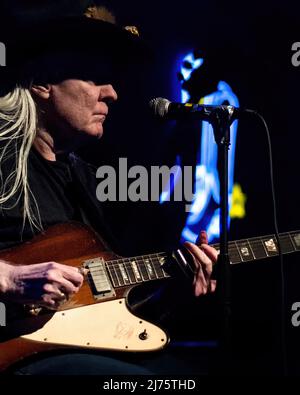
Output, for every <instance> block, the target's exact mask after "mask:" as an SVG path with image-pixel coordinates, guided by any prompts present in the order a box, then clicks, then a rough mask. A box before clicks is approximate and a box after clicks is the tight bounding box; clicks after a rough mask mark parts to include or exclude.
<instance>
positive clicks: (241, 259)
mask: <svg viewBox="0 0 300 395" xmlns="http://www.w3.org/2000/svg"><path fill="white" fill-rule="evenodd" d="M234 245H235V248H236V251H237V253H238V255H239V258H240V262H244V260H243V257H242V255H241V253H240V250H239V247H238V245H237V242H236V241H235V242H234Z"/></svg>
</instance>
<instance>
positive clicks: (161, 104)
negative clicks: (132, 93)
mask: <svg viewBox="0 0 300 395" xmlns="http://www.w3.org/2000/svg"><path fill="white" fill-rule="evenodd" d="M149 106H150V108H151V110H152V111H153V113H154V115H155V116H156V117H158V118H161V119H174V120H202V121H207V122H212V121H214V120H215V119H216V116H221V115H222V113H223V114H225V113H227V114H226V115H228V116H229V119H230V120H232V121H233V120H234V119H237V118H238V117H239V115H240V113H241V112H242V110H241V109H239V108H237V107H233V106H230V105H225V104H224V105H223V104H222V105H218V106H212V105H206V104H193V103H185V104H184V103H175V102H170V100H168V99H164V98H162V97H157V98H155V99H152V100H150V102H149Z"/></svg>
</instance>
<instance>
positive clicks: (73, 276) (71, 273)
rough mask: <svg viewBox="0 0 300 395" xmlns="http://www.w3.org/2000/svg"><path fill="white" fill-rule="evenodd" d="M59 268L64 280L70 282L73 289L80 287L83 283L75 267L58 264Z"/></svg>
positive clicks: (81, 276)
mask: <svg viewBox="0 0 300 395" xmlns="http://www.w3.org/2000/svg"><path fill="white" fill-rule="evenodd" d="M59 268H60V270H61V272H62V275H63V277H64V278H65V279H66V280H68V281H69V282H71V283H72V284H73V285H74V286H75V287H81V285H82V283H83V275H82V274H81V273H80V272H79V270H78V268H77V267H73V266H66V265H61V264H59Z"/></svg>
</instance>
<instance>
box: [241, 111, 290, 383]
mask: <svg viewBox="0 0 300 395" xmlns="http://www.w3.org/2000/svg"><path fill="white" fill-rule="evenodd" d="M244 111H245V112H246V113H249V114H252V115H254V116H256V117H257V118H258V119H259V120H260V121H261V122H262V124H263V126H264V129H265V132H266V135H267V142H268V152H269V170H270V184H271V194H272V209H273V218H274V231H275V238H276V241H277V247H278V256H279V262H280V293H281V297H280V302H281V303H280V345H281V357H282V371H283V375H284V376H287V375H288V363H287V343H286V326H285V299H286V298H285V296H286V287H285V272H284V264H283V254H282V249H281V245H280V239H279V231H278V221H277V206H276V197H275V196H276V194H275V186H274V168H273V154H272V144H271V135H270V130H269V127H268V125H267V122H266V120H265V119H264V117H263V116H262V115H261V114H260V113H258V112H257V111H255V110H250V109H247V110H244Z"/></svg>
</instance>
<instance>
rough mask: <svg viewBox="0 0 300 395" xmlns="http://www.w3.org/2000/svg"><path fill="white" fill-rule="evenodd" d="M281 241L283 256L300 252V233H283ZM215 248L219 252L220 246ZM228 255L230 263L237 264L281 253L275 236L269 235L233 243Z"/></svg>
mask: <svg viewBox="0 0 300 395" xmlns="http://www.w3.org/2000/svg"><path fill="white" fill-rule="evenodd" d="M279 240H280V247H281V252H282V253H283V254H289V253H292V252H295V251H300V231H294V232H288V233H281V234H280V235H279ZM213 247H214V248H216V249H217V250H219V244H214V245H213ZM228 253H229V257H230V263H231V264H237V263H243V262H250V261H256V260H260V259H265V258H270V257H273V256H276V255H278V253H279V252H278V245H277V241H276V237H275V235H268V236H263V237H253V238H251V239H243V240H237V241H231V242H229V243H228Z"/></svg>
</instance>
